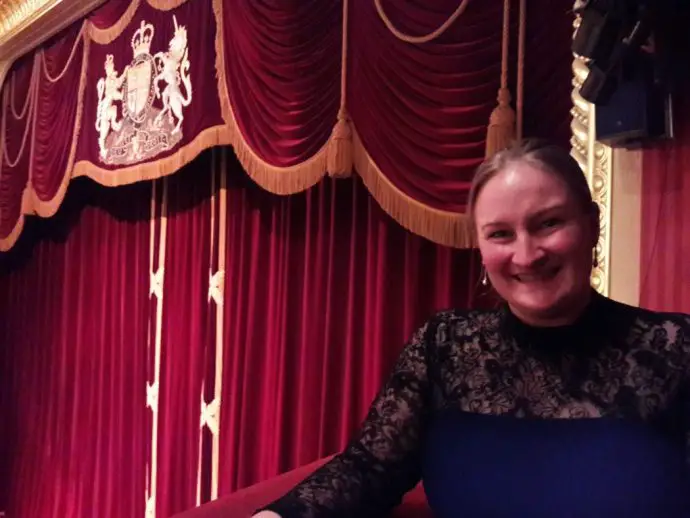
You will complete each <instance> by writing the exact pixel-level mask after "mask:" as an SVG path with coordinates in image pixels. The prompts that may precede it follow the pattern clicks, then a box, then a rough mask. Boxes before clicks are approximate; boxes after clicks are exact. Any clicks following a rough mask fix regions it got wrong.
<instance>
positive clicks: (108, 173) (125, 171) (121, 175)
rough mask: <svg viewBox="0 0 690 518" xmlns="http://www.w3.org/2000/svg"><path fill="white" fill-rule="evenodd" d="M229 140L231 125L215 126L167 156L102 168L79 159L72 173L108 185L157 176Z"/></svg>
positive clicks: (166, 173)
mask: <svg viewBox="0 0 690 518" xmlns="http://www.w3.org/2000/svg"><path fill="white" fill-rule="evenodd" d="M229 143H230V136H229V134H228V129H227V128H226V127H225V126H212V127H210V128H206V129H205V130H204V131H202V132H201V133H199V134H198V135H197V136H196V137H195V138H194V140H192V141H191V142H190V143H189V144H187V145H186V146H183V147H181V148H179V149H178V150H177V151H176V152H175V153H173V154H172V155H170V156H167V157H165V158H159V159H155V160H153V161H152V162H146V163H143V164H136V165H131V166H129V167H124V168H122V169H114V170H109V169H103V168H102V167H99V166H97V165H96V164H93V163H92V162H89V161H88V160H80V161H79V162H77V163H76V164H74V170H73V171H72V177H77V176H88V177H89V178H91V179H92V180H94V181H96V182H98V183H100V184H101V185H105V186H106V187H118V186H120V185H127V184H130V183H135V182H140V181H144V180H155V179H156V178H161V177H163V176H168V175H171V174H173V173H175V172H177V171H178V170H179V169H181V168H182V167H183V166H185V165H187V164H188V163H189V162H191V161H192V160H194V159H195V158H196V157H197V156H199V154H200V153H201V152H202V151H204V150H206V149H208V148H211V147H214V146H223V145H227V144H229Z"/></svg>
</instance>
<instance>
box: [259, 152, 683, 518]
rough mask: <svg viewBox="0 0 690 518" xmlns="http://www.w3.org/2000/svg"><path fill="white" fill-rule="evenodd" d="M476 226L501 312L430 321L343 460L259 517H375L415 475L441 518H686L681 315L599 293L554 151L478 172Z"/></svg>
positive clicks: (590, 237) (565, 167) (593, 213)
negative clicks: (613, 298)
mask: <svg viewBox="0 0 690 518" xmlns="http://www.w3.org/2000/svg"><path fill="white" fill-rule="evenodd" d="M469 214H470V215H471V217H472V220H473V224H474V228H475V230H476V234H477V241H478V244H479V249H480V251H481V255H482V260H483V264H484V268H485V271H484V272H485V273H484V276H485V277H484V280H483V282H484V283H486V284H488V283H489V282H490V283H491V285H492V286H493V288H494V289H495V290H496V292H497V293H498V294H499V295H500V296H501V297H502V298H503V300H504V301H505V304H504V305H503V306H502V307H500V308H499V309H496V310H492V311H446V312H442V313H439V314H438V315H436V316H435V317H434V318H432V319H431V320H429V321H428V322H427V323H426V324H425V325H424V326H423V327H422V328H421V329H420V330H419V331H418V332H417V333H416V334H415V335H414V337H413V338H412V340H411V341H410V343H409V344H408V345H407V346H406V348H405V349H404V350H403V352H402V354H401V356H400V358H399V360H398V362H397V364H396V366H395V368H394V371H393V374H392V375H391V377H390V379H389V380H388V382H387V383H386V385H385V386H384V388H383V389H382V391H381V392H380V394H379V395H378V397H377V398H376V400H375V401H374V403H373V405H372V407H371V409H370V412H369V415H368V417H367V418H366V420H365V422H364V424H363V426H362V428H361V430H360V431H359V433H358V435H357V437H356V438H355V439H354V440H353V441H352V443H351V444H350V445H349V447H348V448H347V449H346V450H345V451H344V452H343V453H342V454H340V455H338V456H336V457H335V458H334V460H332V461H331V462H329V463H328V464H326V465H325V466H324V467H322V468H321V469H319V470H318V471H317V472H316V473H314V474H313V475H312V476H310V477H309V478H308V479H307V480H305V481H304V482H302V483H301V484H300V485H298V486H297V487H296V488H295V489H293V490H292V491H291V492H289V493H288V494H287V495H286V496H285V497H283V498H281V499H280V500H278V501H276V502H274V503H273V504H271V505H270V506H268V507H267V508H266V509H264V510H263V511H261V512H260V513H258V514H257V515H255V516H257V517H275V516H276V515H278V516H282V517H283V518H292V517H303V516H305V517H306V516H310V517H333V516H357V517H363V516H380V517H382V516H385V515H386V513H387V512H388V511H389V510H390V509H391V508H393V507H394V506H395V505H396V504H397V503H398V502H399V501H400V499H401V497H402V495H403V494H404V493H405V492H407V491H408V490H410V489H411V488H412V487H414V485H415V484H416V483H417V482H418V480H419V479H420V478H422V479H423V481H424V486H425V490H426V493H427V497H428V500H429V504H430V506H431V508H432V510H433V511H434V513H435V515H436V516H438V517H440V518H443V517H450V516H461V517H530V518H541V517H558V518H566V517H578V518H581V517H586V518H598V517H602V518H603V517H607V518H609V517H625V518H660V517H664V518H674V517H680V516H690V514H686V513H687V511H688V506H687V501H686V499H687V497H686V496H685V493H686V491H687V489H689V488H690V484H688V482H687V479H686V466H685V462H684V456H685V450H686V446H685V442H686V436H687V435H688V430H689V426H688V422H686V418H687V417H689V416H690V412H687V411H686V405H687V404H688V402H689V401H688V399H687V398H686V395H685V394H686V388H687V387H686V385H687V381H688V369H689V368H690V317H688V316H686V315H681V314H661V313H654V312H651V311H646V310H643V309H638V308H633V307H628V306H626V305H623V304H620V303H617V302H614V301H612V300H609V299H607V298H604V297H602V296H600V295H598V294H597V293H596V292H594V291H593V290H592V288H591V287H590V281H589V279H590V274H591V270H592V265H593V263H594V264H596V260H597V259H596V253H595V249H596V243H597V238H598V236H599V212H598V209H597V206H596V204H595V203H593V201H592V197H591V194H590V191H589V188H588V186H587V182H586V180H585V177H584V175H583V174H582V171H581V169H580V168H579V166H578V164H577V163H576V162H575V161H574V160H573V159H572V158H571V157H570V155H569V154H568V153H567V152H566V151H564V150H562V149H560V148H558V147H555V146H552V145H548V144H545V143H542V142H537V141H526V142H522V143H519V144H517V145H515V146H514V147H513V148H511V149H508V150H506V151H502V152H500V153H498V154H496V155H495V156H494V157H492V158H491V159H489V160H488V161H487V162H485V163H484V164H482V166H480V168H479V169H478V171H477V174H476V177H475V180H474V184H473V187H472V190H471V192H470V199H469ZM689 408H690V407H689Z"/></svg>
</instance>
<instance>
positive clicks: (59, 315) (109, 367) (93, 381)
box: [0, 183, 150, 518]
mask: <svg viewBox="0 0 690 518" xmlns="http://www.w3.org/2000/svg"><path fill="white" fill-rule="evenodd" d="M149 196H150V194H149V186H148V185H139V186H136V187H129V188H126V189H123V190H121V191H112V190H111V191H107V190H103V189H94V185H92V184H86V183H77V184H75V185H74V186H73V189H72V192H71V193H70V195H69V196H68V199H67V201H66V203H65V204H64V205H63V207H62V210H61V211H60V212H59V213H58V215H57V216H56V217H55V218H54V219H52V220H50V222H45V221H44V222H41V225H32V227H30V229H28V230H27V232H26V234H25V235H24V238H25V239H24V240H23V242H20V245H18V247H17V248H16V249H15V250H13V252H12V254H9V255H5V256H3V257H2V268H1V270H0V271H1V273H0V301H1V302H0V308H1V311H2V312H1V313H0V336H2V345H3V346H2V348H1V350H2V352H0V355H2V362H0V369H1V372H0V380H2V381H1V383H2V386H1V388H0V393H1V394H2V412H3V415H2V417H1V418H0V420H1V421H2V423H3V424H2V426H1V427H0V428H2V429H3V433H4V434H5V437H4V438H3V448H4V449H5V452H4V453H5V455H3V457H2V464H3V465H4V467H5V468H6V474H7V480H5V481H4V482H6V485H4V484H3V485H4V487H5V488H6V491H7V494H6V502H5V504H6V506H5V507H4V509H5V510H6V511H7V516H21V517H41V518H59V517H64V516H70V517H84V518H86V517H92V516H113V517H116V516H117V517H120V516H131V517H134V516H140V515H142V510H143V509H144V505H145V502H144V488H145V471H146V465H145V462H142V461H143V460H144V453H145V443H146V442H147V441H148V438H149V436H150V432H149V431H147V430H146V427H145V423H144V412H145V405H146V400H145V381H146V377H145V376H146V368H145V367H146V366H145V358H146V356H145V351H146V349H145V345H146V330H147V324H148V309H147V308H148V261H149V256H148V244H149V240H148V231H149V222H148V220H147V218H146V215H147V211H148V204H147V200H148V197H149ZM34 241H35V242H34Z"/></svg>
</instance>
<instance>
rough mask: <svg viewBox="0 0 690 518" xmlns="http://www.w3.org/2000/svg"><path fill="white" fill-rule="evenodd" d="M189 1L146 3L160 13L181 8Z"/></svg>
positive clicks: (174, 0) (175, 0)
mask: <svg viewBox="0 0 690 518" xmlns="http://www.w3.org/2000/svg"><path fill="white" fill-rule="evenodd" d="M186 1H187V0H146V2H147V3H148V4H149V5H150V6H151V7H153V8H154V9H157V10H159V11H172V10H173V9H176V8H177V7H180V6H181V5H182V4H184V3H185V2H186Z"/></svg>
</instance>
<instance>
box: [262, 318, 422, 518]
mask: <svg viewBox="0 0 690 518" xmlns="http://www.w3.org/2000/svg"><path fill="white" fill-rule="evenodd" d="M434 329H435V325H433V324H432V323H427V324H426V325H425V326H424V327H422V328H421V329H420V330H419V331H417V332H416V333H415V334H414V336H413V338H412V340H411V341H410V342H409V343H408V344H407V346H406V347H405V349H404V350H403V352H402V353H401V355H400V357H399V358H398V361H397V363H396V365H395V367H394V369H393V373H392V374H391V376H390V377H389V379H388V381H387V382H386V384H385V386H384V387H383V389H382V390H381V391H380V392H379V394H378V396H377V397H376V399H375V400H374V403H373V404H372V406H371V408H370V410H369V413H368V415H367V418H366V419H365V421H364V423H363V425H362V427H361V429H360V430H359V432H358V434H357V435H356V437H355V438H354V440H353V441H352V442H351V443H350V445H349V446H348V447H347V448H346V449H345V451H343V452H342V453H341V454H340V455H337V456H336V457H334V458H333V460H331V461H330V462H329V463H327V464H325V465H324V466H322V467H321V468H320V469H318V470H317V471H316V472H315V473H313V474H312V475H311V476H310V477H308V478H307V479H306V480H305V481H304V482H302V483H300V484H299V485H298V486H297V487H295V488H294V489H292V490H291V491H290V492H289V493H288V494H287V495H285V496H284V497H283V498H281V499H279V500H277V501H276V502H273V503H272V504H271V505H269V506H267V507H266V509H265V510H263V511H262V512H261V513H259V514H257V515H255V516H256V518H259V517H261V518H264V517H265V518H275V516H276V515H275V514H273V513H277V514H278V515H279V516H280V517H282V518H303V517H312V518H331V517H335V516H348V517H356V518H364V517H368V516H372V517H373V516H377V517H379V516H385V514H386V513H387V512H388V511H389V510H391V509H392V508H394V507H395V506H396V505H397V504H398V503H400V501H401V499H402V497H403V495H404V494H405V493H406V492H407V491H409V490H410V489H412V488H413V487H414V486H415V484H416V483H417V482H418V481H419V478H420V459H419V455H420V443H421V438H422V435H423V433H424V427H425V423H426V421H427V415H428V412H429V410H430V408H429V407H430V404H429V399H430V392H431V391H430V386H429V385H430V384H429V378H428V346H429V343H430V341H432V340H433V338H434V337H433V335H434V333H435V332H434Z"/></svg>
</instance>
